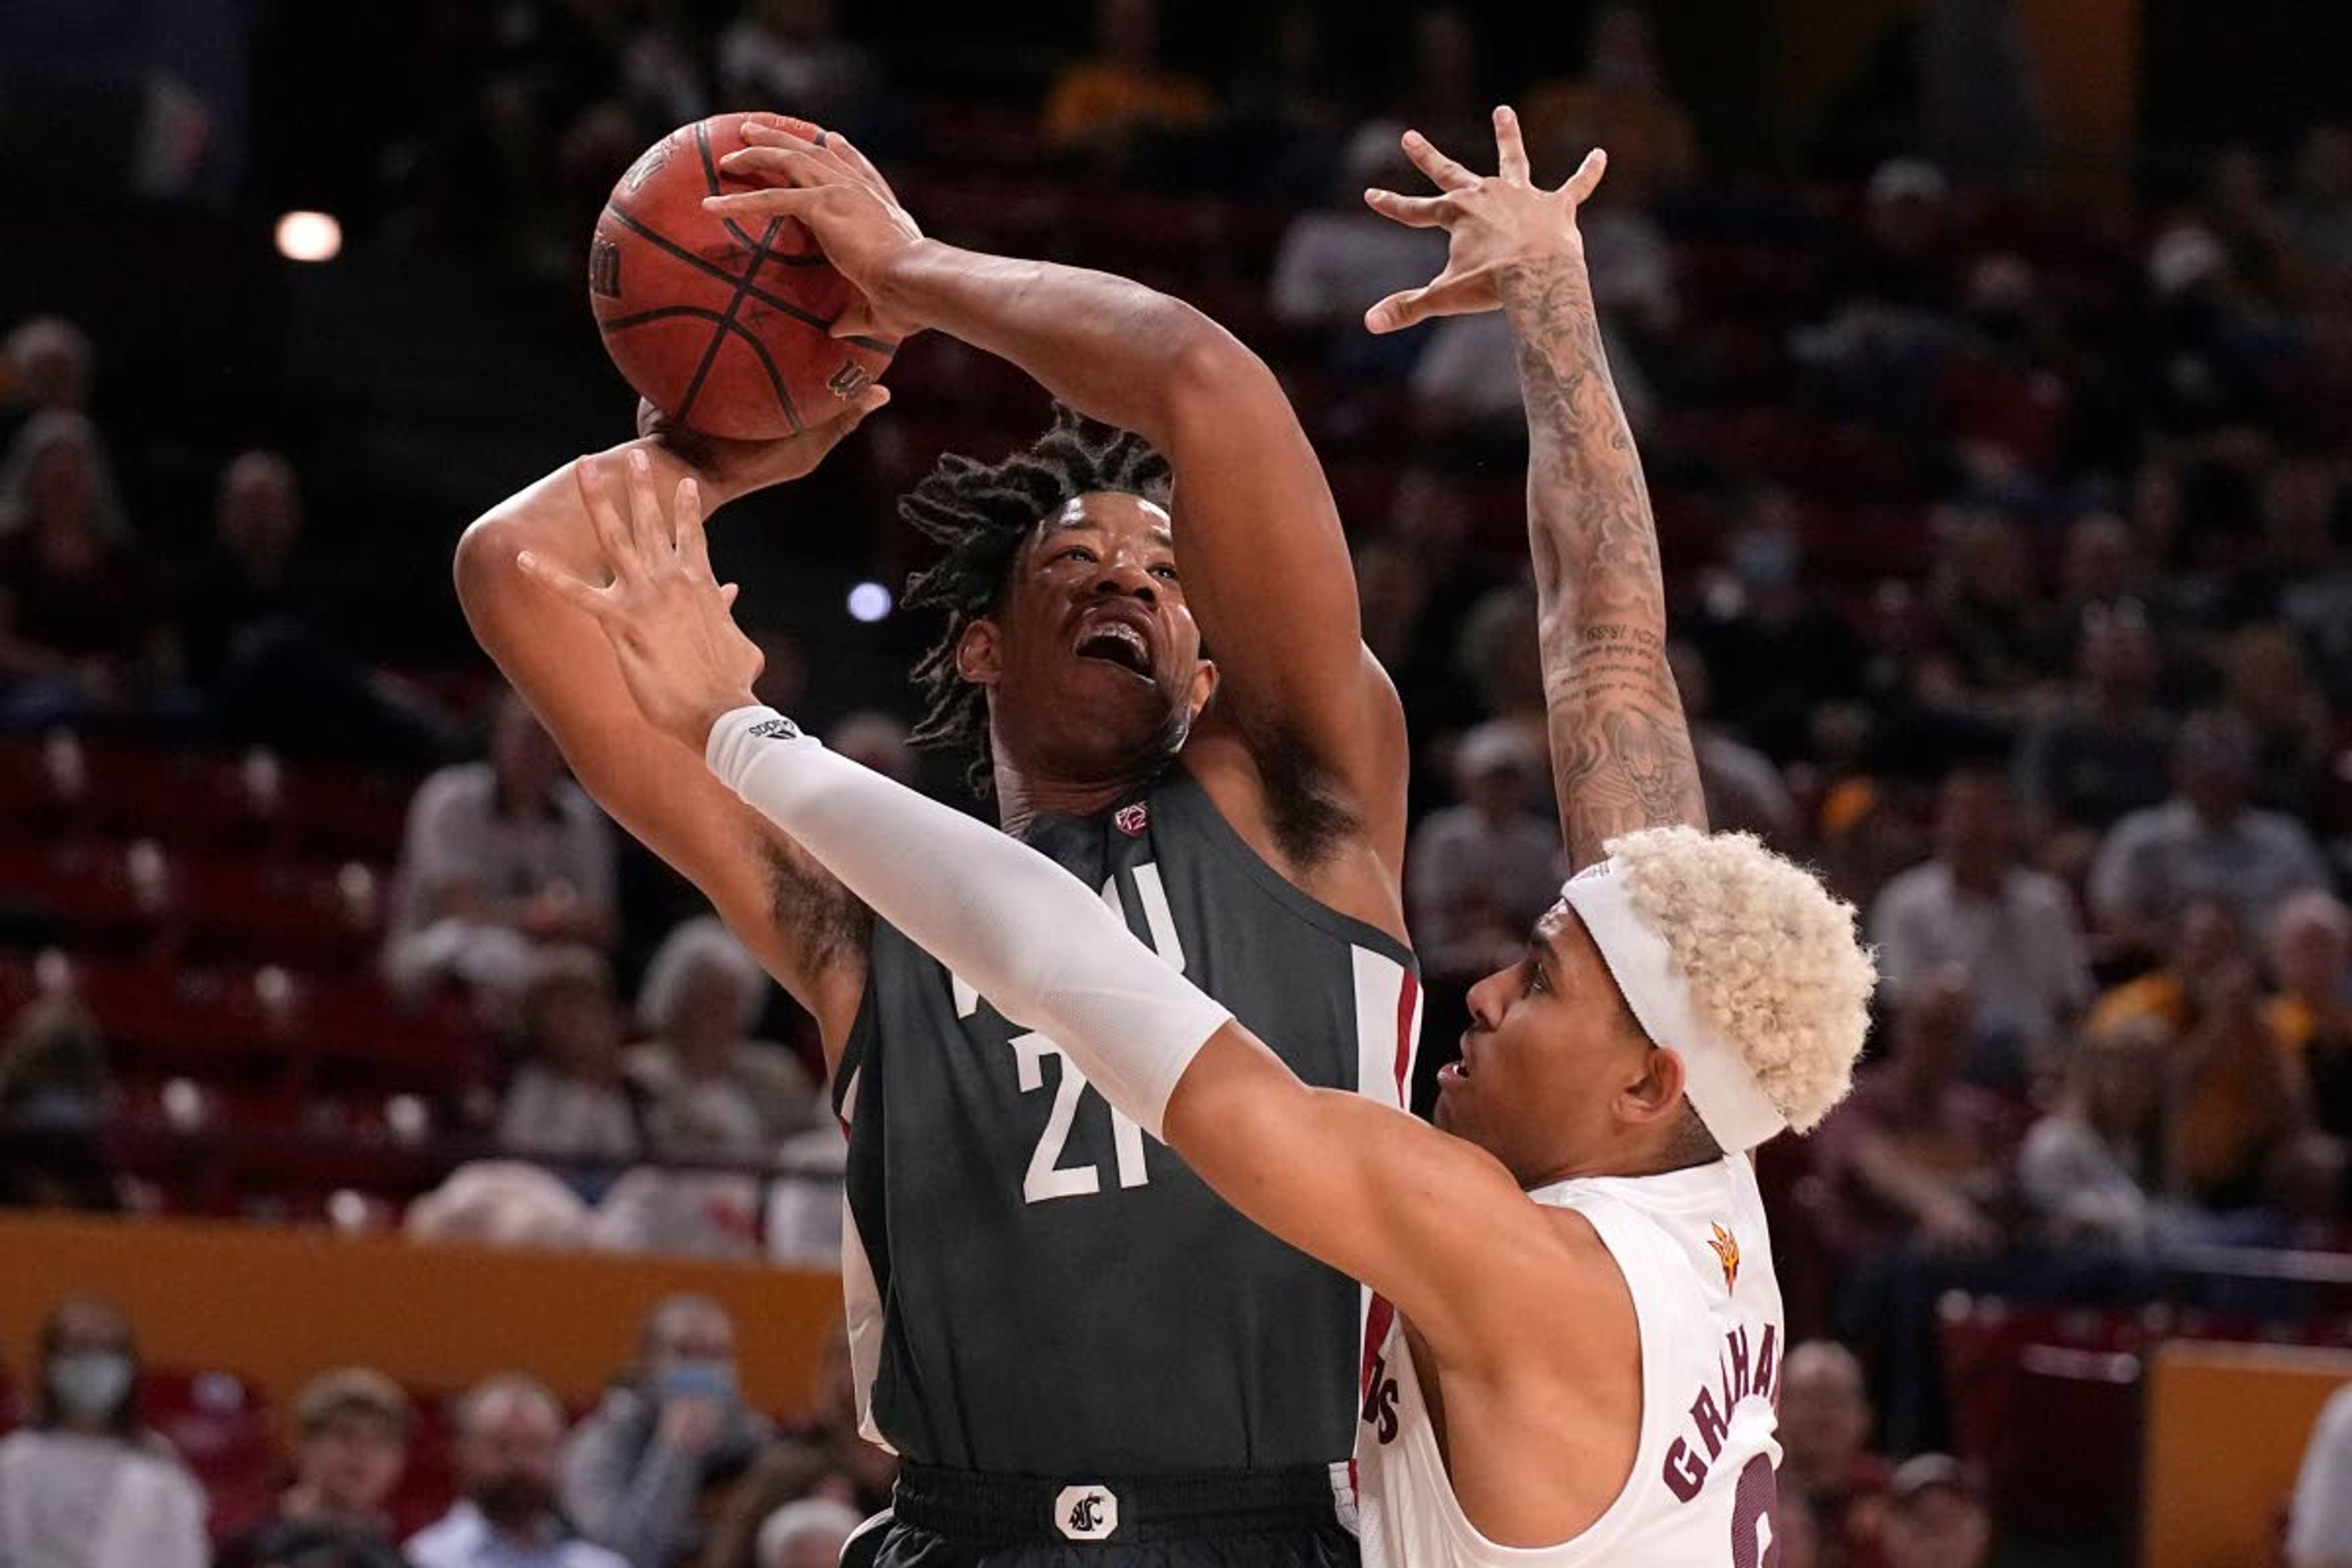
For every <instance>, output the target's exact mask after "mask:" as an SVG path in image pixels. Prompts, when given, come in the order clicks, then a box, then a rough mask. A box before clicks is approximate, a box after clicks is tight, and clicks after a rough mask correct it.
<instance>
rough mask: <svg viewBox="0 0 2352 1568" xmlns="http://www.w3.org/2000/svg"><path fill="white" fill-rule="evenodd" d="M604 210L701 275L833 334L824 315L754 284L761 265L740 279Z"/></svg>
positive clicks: (614, 210) (649, 228)
mask: <svg viewBox="0 0 2352 1568" xmlns="http://www.w3.org/2000/svg"><path fill="white" fill-rule="evenodd" d="M604 210H605V211H606V212H607V213H609V214H611V215H612V216H613V217H614V219H616V220H617V221H618V222H619V223H620V224H621V226H623V227H625V228H626V229H627V230H628V231H629V232H630V233H631V234H634V235H635V236H636V237H638V238H640V239H642V240H644V241H645V242H646V244H648V245H651V246H653V247H655V248H656V249H657V250H659V251H661V252H663V253H664V254H665V255H667V256H671V257H675V258H677V259H678V260H680V261H683V262H685V263H686V264H687V265H688V267H691V268H694V269H695V270H696V271H697V272H699V273H701V274H702V275H703V276H704V277H706V278H710V279H716V280H717V281H719V282H721V283H724V284H726V285H727V286H728V287H729V288H730V289H742V290H743V291H744V292H745V293H747V294H749V295H751V298H752V299H754V300H758V301H760V303H761V304H762V305H765V306H767V307H768V309H770V310H777V311H781V312H782V313H783V314H784V315H787V316H790V317H791V318H792V319H793V321H798V322H800V323H801V324H802V325H803V326H809V327H814V328H815V329H816V330H817V331H820V332H824V333H827V334H828V335H829V334H830V333H831V332H832V331H833V322H831V321H826V320H825V319H824V317H823V316H820V315H818V314H817V313H816V312H815V311H814V310H809V309H807V308H806V307H804V306H801V305H795V304H793V302H792V301H791V300H786V299H783V298H782V297H781V296H779V295H775V294H771V293H769V292H768V291H767V290H766V289H762V288H761V287H760V286H759V285H758V284H757V283H755V282H753V281H752V280H751V279H752V277H753V276H754V274H755V273H756V269H757V267H758V265H759V263H758V262H756V261H755V262H754V263H753V264H752V265H753V268H754V273H747V274H745V275H744V276H743V277H740V278H739V277H737V276H736V275H735V274H734V273H732V272H730V271H728V270H727V268H724V267H721V266H719V263H717V262H715V261H713V260H711V259H710V258H709V257H707V256H697V255H696V254H695V253H694V252H693V251H691V250H688V249H687V248H686V247H684V246H682V245H680V244H678V243H677V241H675V240H672V239H668V238H666V237H663V235H662V234H661V233H660V232H659V231H658V230H656V229H655V228H654V227H652V226H650V225H647V224H645V223H641V222H639V221H638V220H637V219H635V218H634V217H631V216H629V215H628V214H627V213H625V212H623V211H622V210H621V209H620V208H619V207H616V206H610V205H608V206H606V207H605V208H604ZM785 259H786V258H783V257H781V256H764V257H761V258H760V260H761V261H783V260H785ZM811 259H812V260H814V261H817V262H822V261H824V256H823V255H822V254H819V255H817V256H815V257H814V258H811Z"/></svg>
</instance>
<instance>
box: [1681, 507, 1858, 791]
mask: <svg viewBox="0 0 2352 1568" xmlns="http://www.w3.org/2000/svg"><path fill="white" fill-rule="evenodd" d="M1724 565H1725V567H1726V568H1727V570H1726V571H1725V572H1724V573H1722V574H1720V576H1719V578H1718V580H1717V583H1716V584H1714V586H1713V588H1712V590H1711V591H1710V592H1709V594H1708V595H1707V596H1706V602H1705V604H1704V605H1703V615H1702V617H1701V618H1700V619H1699V621H1698V623H1697V624H1696V626H1694V627H1693V628H1692V632H1691V640H1692V641H1693V643H1694V644H1696V647H1698V649H1699V651H1700V652H1701V653H1703V654H1704V655H1705V656H1706V668H1707V669H1708V670H1709V671H1710V672H1712V674H1713V675H1714V677H1715V696H1716V700H1717V703H1718V705H1719V706H1720V707H1721V708H1722V710H1724V711H1725V712H1727V713H1737V714H1738V715H1739V716H1740V719H1741V721H1742V723H1743V724H1744V725H1745V727H1746V729H1747V731H1748V739H1749V740H1750V741H1752V742H1755V744H1756V745H1757V747H1758V748H1759V750H1761V751H1762V752H1764V754H1765V755H1766V756H1768V757H1770V758H1772V759H1773V760H1774V761H1775V762H1778V763H1784V764H1785V763H1789V762H1790V761H1791V760H1793V759H1796V758H1799V757H1803V756H1807V755H1810V754H1811V752H1812V749H1813V742H1814V737H1813V726H1814V720H1815V715H1816V711H1817V710H1819V709H1820V708H1821V707H1822V705H1824V704H1828V703H1834V702H1838V701H1840V700H1853V699H1854V698H1857V697H1859V696H1860V695H1861V692H1862V679H1863V674H1864V647H1863V644H1862V640H1861V638H1860V637H1858V636H1856V634H1855V632H1854V629H1853V626H1851V625H1850V624H1848V622H1847V621H1846V619H1845V617H1844V616H1842V615H1840V614H1839V613H1838V612H1837V611H1836V610H1835V609H1833V608H1832V607H1831V606H1830V605H1828V604H1826V603H1824V602H1823V600H1822V595H1818V594H1815V593H1813V592H1811V590H1810V589H1809V588H1808V587H1807V586H1806V584H1805V580H1804V570H1803V569H1804V542H1803V536H1802V533H1801V529H1800V527H1799V523H1798V517H1797V512H1796V508H1795V505H1794V503H1793V502H1791V501H1790V499H1789V497H1788V496H1787V495H1786V494H1784V493H1783V492H1781V491H1780V490H1777V489H1769V488H1766V489H1758V490H1756V491H1754V492H1753V493H1751V494H1750V495H1748V497H1746V498H1745V499H1744V500H1742V501H1741V503H1740V506H1739V515H1738V520H1737V521H1736V522H1735V524H1734V527H1733V528H1732V530H1731V531H1730V533H1729V535H1728V537H1727V540H1726V542H1725V560H1724Z"/></svg>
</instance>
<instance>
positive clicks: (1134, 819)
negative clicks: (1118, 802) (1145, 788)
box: [1111, 801, 1151, 838]
mask: <svg viewBox="0 0 2352 1568" xmlns="http://www.w3.org/2000/svg"><path fill="white" fill-rule="evenodd" d="M1111 821H1112V822H1114V823H1116V824H1117V825H1118V830H1119V831H1120V832H1121V833H1124V834H1126V835H1127V836H1128V837H1129V838H1140V837H1143V830H1144V829H1145V828H1147V827H1149V826H1151V807H1150V806H1149V805H1145V804H1144V803H1143V802H1142V801H1137V802H1136V803H1135V804H1134V805H1122V806H1120V807H1119V808H1118V810H1117V811H1116V812H1114V813H1112V814H1111Z"/></svg>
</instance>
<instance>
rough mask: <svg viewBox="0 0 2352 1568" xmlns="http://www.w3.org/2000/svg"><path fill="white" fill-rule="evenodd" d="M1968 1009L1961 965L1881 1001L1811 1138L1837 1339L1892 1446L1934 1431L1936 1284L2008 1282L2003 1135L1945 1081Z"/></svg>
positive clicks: (1959, 1049) (1917, 979) (1988, 1106)
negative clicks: (1861, 1065)
mask: <svg viewBox="0 0 2352 1568" xmlns="http://www.w3.org/2000/svg"><path fill="white" fill-rule="evenodd" d="M1970 1012H1971V1004H1970V992H1969V982H1968V976H1967V974H1966V973H1963V972H1962V971H1960V970H1958V969H1957V968H1944V969H1929V970H1927V971H1925V972H1924V973H1920V974H1918V975H1916V976H1914V977H1913V979H1912V981H1911V983H1910V984H1908V985H1907V986H1906V987H1905V988H1904V990H1903V991H1902V992H1901V993H1899V994H1897V995H1896V997H1895V1004H1894V1016H1893V1020H1892V1022H1891V1024H1890V1025H1889V1026H1888V1029H1887V1039H1886V1050H1885V1059H1884V1060H1882V1061H1880V1062H1878V1063H1876V1064H1874V1066H1872V1067H1869V1068H1865V1069H1864V1071H1863V1072H1862V1073H1861V1074H1859V1075H1858V1076H1857V1079H1856V1081H1855V1085H1854V1090H1853V1094H1852V1095H1851V1096H1849V1097H1848V1098H1847V1100H1845V1102H1844V1103H1843V1104H1842V1105H1840V1106H1839V1107H1838V1109H1837V1110H1835V1111H1833V1112H1832V1113H1831V1115H1830V1117H1829V1119H1828V1120H1827V1121H1825V1122H1823V1123H1822V1127H1821V1129H1820V1131H1817V1132H1816V1133H1815V1134H1814V1158H1815V1159H1816V1160H1817V1161H1818V1162H1819V1165H1820V1171H1821V1175H1822V1188H1823V1194H1824V1198H1825V1203H1826V1208H1825V1219H1824V1224H1823V1227H1822V1229H1823V1237H1822V1239H1823V1241H1824V1242H1825V1244H1826V1245H1827V1247H1828V1248H1829V1250H1830V1251H1831V1253H1832V1256H1833V1257H1834V1258H1836V1260H1837V1261H1838V1264H1839V1267H1840V1274H1841V1279H1840V1282H1839V1287H1838V1298H1837V1308H1836V1310H1837V1317H1838V1322H1839V1324H1840V1329H1841V1334H1842V1337H1843V1338H1844V1339H1845V1340H1847V1341H1848V1342H1850V1343H1853V1344H1856V1345H1860V1346H1865V1347H1868V1348H1867V1350H1866V1352H1865V1353H1867V1354H1868V1355H1869V1357H1870V1359H1871V1361H1872V1362H1873V1363H1874V1365H1875V1367H1876V1369H1877V1379H1878V1381H1877V1384H1876V1393H1877V1402H1878V1407H1879V1409H1880V1410H1881V1411H1883V1412H1884V1413H1885V1415H1884V1419H1885V1436H1886V1447H1887V1448H1888V1449H1889V1450H1890V1451H1892V1452H1895V1453H1901V1452H1903V1451H1904V1450H1906V1448H1914V1447H1919V1446H1921V1445H1923V1444H1925V1443H1927V1442H1931V1441H1933V1440H1934V1438H1935V1436H1936V1435H1937V1432H1938V1431H1939V1430H1940V1429H1941V1424H1942V1409H1943V1404H1942V1387H1941V1383H1940V1376H1939V1373H1938V1370H1937V1367H1938V1363H1937V1341H1936V1305H1937V1301H1938V1300H1940V1299H1941V1298H1942V1296H1943V1294H1944V1293H1945V1292H1946V1291H1947V1290H1949V1289H1994V1288H1998V1287H1999V1286H2000V1285H2003V1284H2008V1283H2013V1282H2014V1281H2013V1280H2012V1279H2011V1275H2012V1271H2013V1265H2012V1264H2011V1261H2010V1259H2009V1258H2008V1248H2009V1243H2010V1237H2009V1230H2008V1224H2007V1221H2008V1218H2009V1209H2010V1184H2011V1181H2010V1172H2011V1152H2012V1151H2013V1150H2014V1148H2015V1142H2016V1141H2015V1138H2014V1137H2013V1136H2012V1133H2011V1117H2010V1115H2009V1113H2008V1110H2007V1109H2006V1108H2005V1107H2004V1106H2003V1104H2002V1103H2001V1102H2000V1100H1998V1099H1997V1098H1995V1097H1994V1096H1993V1095H1991V1094H1990V1093H1988V1092H1987V1091H1986V1090H1984V1089H1979V1088H1978V1087H1976V1086H1975V1085H1973V1084H1969V1083H1966V1082H1963V1081H1961V1079H1960V1078H1959V1068H1960V1063H1961V1062H1962V1060H1963V1059H1964V1058H1966V1056H1967V1052H1968V1045H1969V1038H1970V1037H1971V1035H1972V1034H1973V1032H1974V1031H1973V1026H1972V1023H1971V1019H1970Z"/></svg>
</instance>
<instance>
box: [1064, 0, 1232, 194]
mask: <svg viewBox="0 0 2352 1568" xmlns="http://www.w3.org/2000/svg"><path fill="white" fill-rule="evenodd" d="M1095 38H1096V48H1097V53H1096V55H1095V56H1094V58H1090V59H1085V60H1080V61H1077V62H1076V63H1075V64H1072V65H1068V66H1065V67H1064V68H1062V70H1061V73H1060V74H1059V75H1057V76H1056V77H1055V79H1054V85H1053V88H1052V89H1051V90H1050V91H1049V92H1048V93H1047V94H1046V98H1045V127H1044V128H1045V139H1046V140H1047V141H1048V142H1051V143H1052V144H1053V145H1054V147H1055V149H1056V150H1057V151H1059V152H1062V153H1068V154H1071V155H1074V156H1076V157H1079V158H1081V159H1083V160H1085V161H1086V162H1087V163H1092V164H1095V165H1096V166H1097V167H1100V168H1104V169H1107V170H1113V171H1118V170H1129V171H1135V170H1137V169H1138V168H1139V166H1141V165H1148V164H1149V163H1150V162H1151V161H1152V160H1153V159H1154V157H1155V156H1156V155H1157V153H1158V151H1159V149H1158V148H1157V147H1156V146H1155V143H1158V142H1163V141H1166V140H1168V139H1178V140H1181V139H1184V138H1189V137H1194V136H1198V135H1200V134H1201V133H1202V132H1206V131H1208V130H1209V129H1210V128H1211V126H1212V125H1213V124H1214V122H1215V121H1216V118H1217V100H1216V99H1215V98H1214V96H1213V95H1212V94H1211V93H1210V91H1209V89H1208V88H1207V87H1206V86H1205V85H1204V84H1203V83H1202V82H1201V81H1199V80H1197V79H1194V78H1192V77H1191V76H1187V75H1185V74H1184V73H1182V72H1181V71H1176V70H1171V69H1170V68H1167V67H1166V66H1164V65H1162V64H1161V63H1160V10H1159V6H1158V5H1157V4H1156V0H1098V5H1097V9H1096V12H1095Z"/></svg>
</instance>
